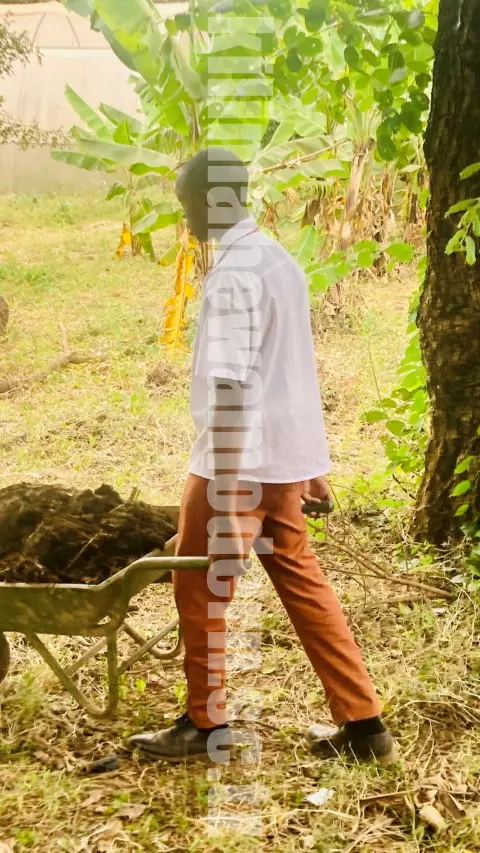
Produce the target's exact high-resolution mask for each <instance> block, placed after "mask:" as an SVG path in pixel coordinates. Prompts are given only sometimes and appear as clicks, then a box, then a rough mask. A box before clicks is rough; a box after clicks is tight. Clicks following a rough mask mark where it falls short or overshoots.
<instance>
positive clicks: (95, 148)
mask: <svg viewBox="0 0 480 853" xmlns="http://www.w3.org/2000/svg"><path fill="white" fill-rule="evenodd" d="M78 146H79V148H80V150H81V151H82V152H83V153H85V154H88V155H90V156H91V157H98V158H99V159H101V160H110V161H111V162H112V163H115V164H116V165H118V166H125V167H126V168H128V167H131V166H135V165H137V164H138V165H141V166H145V167H146V171H153V172H159V173H160V174H167V172H171V171H172V169H174V168H175V167H176V165H177V161H176V160H175V158H174V157H169V156H168V154H162V153H161V152H159V151H153V150H151V149H150V148H141V147H140V146H138V147H137V146H135V145H119V144H117V143H116V142H103V141H101V140H98V141H97V140H92V139H79V140H78Z"/></svg>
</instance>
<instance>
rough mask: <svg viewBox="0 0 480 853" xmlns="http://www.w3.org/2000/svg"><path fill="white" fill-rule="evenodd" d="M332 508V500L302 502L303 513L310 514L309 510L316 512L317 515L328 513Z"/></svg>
mask: <svg viewBox="0 0 480 853" xmlns="http://www.w3.org/2000/svg"><path fill="white" fill-rule="evenodd" d="M334 509H335V504H334V502H333V501H310V502H307V503H303V504H302V512H303V513H304V515H310V513H311V512H316V513H317V514H318V515H330V513H331V512H333V510H334Z"/></svg>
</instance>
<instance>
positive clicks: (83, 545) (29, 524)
mask: <svg viewBox="0 0 480 853" xmlns="http://www.w3.org/2000/svg"><path fill="white" fill-rule="evenodd" d="M175 533H176V524H175V521H174V518H173V517H172V516H171V515H170V514H169V513H168V512H167V511H166V509H165V508H164V507H158V506H151V505H149V504H145V503H142V502H141V501H123V500H122V498H121V497H120V495H118V494H117V492H115V491H114V489H112V488H111V487H110V486H105V485H104V486H101V487H100V488H99V489H97V490H96V491H91V490H87V491H84V492H80V491H72V490H68V489H64V488H61V487H59V486H42V485H40V486H38V485H30V484H28V483H20V484H18V485H14V486H9V487H8V488H6V489H0V582H2V581H3V582H8V583H86V584H98V583H101V582H102V581H104V580H106V579H107V578H109V577H111V575H113V574H115V572H118V571H119V570H120V569H123V568H125V566H127V565H128V564H129V563H131V562H133V561H134V560H137V559H139V558H140V557H144V556H145V555H146V554H148V553H149V552H151V551H154V550H155V549H163V547H164V545H165V543H166V542H167V541H168V539H170V538H171V537H172V536H174V535H175Z"/></svg>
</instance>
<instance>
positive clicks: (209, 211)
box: [175, 146, 248, 240]
mask: <svg viewBox="0 0 480 853" xmlns="http://www.w3.org/2000/svg"><path fill="white" fill-rule="evenodd" d="M175 191H176V193H177V196H178V199H179V201H180V202H181V204H182V207H183V209H184V211H185V216H186V219H187V223H188V226H189V228H190V230H191V231H192V232H193V234H194V235H195V237H197V238H198V239H199V240H210V239H213V238H215V237H221V235H222V234H223V233H224V232H225V231H228V229H229V228H231V227H232V226H233V225H235V224H236V223H237V222H240V221H241V220H242V219H245V217H246V216H248V211H247V193H248V171H247V167H246V166H245V163H243V161H242V160H240V158H239V157H237V155H236V154H233V152H232V151H227V150H226V148H219V147H217V146H212V147H211V148H205V149H204V150H203V151H200V152H199V153H198V154H196V155H195V157H192V159H191V160H188V162H187V163H185V165H184V166H182V169H181V171H180V174H179V176H178V178H177V182H176V185H175Z"/></svg>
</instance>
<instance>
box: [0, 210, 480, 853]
mask: <svg viewBox="0 0 480 853" xmlns="http://www.w3.org/2000/svg"><path fill="white" fill-rule="evenodd" d="M119 221H121V215H120V213H119V210H117V209H115V207H114V206H112V205H111V204H108V205H107V204H105V203H103V202H99V201H98V200H96V199H94V198H90V199H84V200H82V199H75V198H69V199H58V198H52V199H42V200H38V201H34V200H26V199H25V200H17V199H4V200H1V201H0V232H1V243H0V292H1V293H2V295H4V296H5V297H6V299H7V301H8V302H9V304H10V309H11V324H10V329H9V333H8V337H7V338H6V340H5V341H2V342H0V364H1V369H0V379H1V378H5V376H19V375H25V374H29V373H32V372H34V371H36V370H40V369H43V368H45V367H47V366H48V365H49V363H50V362H51V361H52V360H54V359H55V358H56V357H57V356H58V355H59V354H60V353H61V351H62V345H63V346H65V341H66V340H68V344H69V346H70V348H71V349H72V350H73V349H74V350H79V351H82V352H85V353H88V354H91V355H92V356H94V357H95V359H94V360H93V361H91V362H89V363H86V364H83V365H76V366H71V367H69V368H66V369H64V370H62V371H60V372H57V373H54V374H52V375H51V376H49V378H48V379H47V380H46V381H44V382H42V383H37V384H34V385H32V386H31V387H26V388H24V389H23V390H22V391H21V392H20V391H19V392H16V393H14V394H11V395H9V396H7V397H3V398H0V451H1V459H2V469H1V472H0V486H5V485H8V484H10V483H15V482H19V481H21V480H22V479H25V480H29V481H32V482H60V483H62V484H65V485H68V486H81V487H87V486H88V487H96V486H98V485H100V484H101V483H103V482H106V483H110V484H111V485H112V486H114V487H116V488H117V489H118V490H119V491H120V492H121V493H122V494H123V495H124V496H127V495H128V494H129V493H130V491H131V490H132V488H133V487H136V486H138V487H139V488H140V490H141V495H142V498H143V499H145V500H148V501H151V502H155V503H167V504H170V503H174V502H177V501H178V500H179V498H180V494H181V488H182V483H183V479H184V475H185V469H186V464H187V460H188V451H189V446H190V443H191V440H192V427H191V424H190V419H189V415H188V364H187V363H184V362H179V363H174V364H169V363H168V362H166V361H165V357H164V356H163V354H162V352H161V349H160V348H159V345H158V343H157V338H158V333H159V326H160V323H161V316H162V303H163V301H164V300H165V298H166V296H167V294H168V293H169V288H170V278H171V273H170V271H168V270H166V271H165V270H162V269H161V268H159V267H156V266H154V265H152V264H151V263H148V262H144V261H142V260H140V259H135V260H130V259H124V260H122V261H118V260H116V259H115V258H114V249H115V246H116V242H117V239H118V231H119ZM170 238H171V235H170V234H164V235H161V236H160V237H158V238H157V240H158V246H159V248H160V246H161V245H164V246H165V247H166V246H167V245H168V241H169V240H170ZM413 286H414V282H413V281H412V280H411V279H409V278H408V277H407V276H397V275H395V276H394V277H391V278H390V279H389V280H385V281H383V282H374V281H373V280H368V279H366V280H365V281H364V282H363V283H357V284H355V286H353V285H352V286H351V291H350V292H349V293H348V296H347V310H346V311H345V312H344V313H343V314H342V317H341V319H339V318H337V319H334V318H325V316H323V315H322V316H319V317H318V318H316V321H315V328H316V339H317V352H318V364H319V369H320V373H321V376H322V384H323V389H324V397H325V404H326V409H327V420H328V427H329V434H330V442H331V447H332V453H333V457H334V463H335V475H334V481H335V484H336V487H337V489H338V491H339V494H340V495H341V497H342V501H343V502H344V505H345V506H347V507H348V505H349V504H350V502H351V501H352V499H353V498H354V496H355V490H356V488H357V485H358V482H359V480H360V479H361V480H362V482H363V483H365V482H367V483H369V484H370V488H371V496H370V502H373V501H374V500H375V494H376V492H377V490H378V489H379V488H381V487H382V486H383V485H384V480H383V474H382V470H383V465H384V463H383V459H382V457H381V452H380V446H379V443H378V431H377V429H376V428H375V427H373V426H372V427H365V425H363V424H362V421H361V416H360V415H361V411H362V409H364V408H365V407H368V405H369V404H370V403H371V402H372V401H373V400H374V399H375V397H376V395H377V385H378V387H379V388H380V391H381V393H384V392H387V391H388V389H389V388H390V385H391V382H392V380H393V378H394V372H395V365H396V363H397V362H398V358H399V356H400V354H401V352H402V348H403V346H404V327H405V317H406V308H407V304H408V299H409V295H410V292H411V290H412V288H413ZM62 341H63V344H62ZM338 524H339V523H338V522H336V523H335V524H334V525H333V534H334V536H335V537H336V536H337V535H340V533H342V542H343V543H345V537H344V535H343V534H344V531H341V530H339V529H338ZM404 538H405V537H404V534H403V533H402V531H401V530H399V532H398V535H394V534H393V533H392V527H391V526H390V525H383V526H382V525H381V524H380V525H378V524H377V526H376V527H374V528H372V527H360V528H358V527H357V528H353V526H349V528H348V538H347V541H348V548H349V551H350V553H348V554H347V553H345V552H344V551H343V552H340V551H339V550H338V548H337V547H336V544H335V540H333V539H332V540H330V544H329V545H327V546H326V547H322V548H321V549H320V556H321V559H322V560H323V562H324V564H325V566H326V568H327V570H328V571H329V576H330V577H331V579H332V581H333V582H334V584H335V586H336V588H337V590H338V591H339V594H340V596H341V598H342V601H343V602H344V604H345V606H346V607H347V609H348V614H349V618H350V621H351V624H352V627H353V629H354V631H355V634H356V636H357V638H358V640H359V642H360V643H361V645H362V647H363V649H364V652H365V658H366V661H367V664H368V666H369V668H370V670H371V672H372V674H373V676H374V679H375V682H376V685H377V688H378V691H379V693H380V696H381V699H382V702H383V704H384V707H385V712H386V715H387V718H388V721H389V724H390V725H391V726H392V728H393V729H394V731H395V733H396V734H397V736H398V739H399V743H400V747H401V760H400V762H399V763H398V764H397V765H395V766H394V767H392V768H390V769H382V768H378V767H375V766H373V767H364V766H358V765H354V764H353V765H352V764H347V763H344V762H342V761H337V762H333V763H331V762H320V761H318V760H316V759H313V758H312V757H311V756H310V755H309V753H308V751H307V750H306V749H305V745H304V742H303V740H302V738H301V736H300V735H301V732H302V730H303V728H304V727H305V726H306V725H307V724H308V723H309V722H312V721H319V722H322V721H323V722H328V712H327V709H326V707H325V703H324V700H323V695H322V691H321V688H320V686H319V684H318V683H317V681H316V679H315V678H314V677H313V674H312V672H311V669H310V667H309V664H308V663H307V662H306V660H305V657H304V655H303V652H302V650H301V649H300V648H299V647H298V643H297V641H296V639H295V636H294V634H293V632H292V629H291V628H290V626H289V624H288V621H287V620H286V617H285V615H284V613H283V611H282V609H281V607H280V605H279V604H278V602H277V601H276V599H275V597H274V595H273V593H272V591H271V590H270V587H269V586H268V584H267V582H266V581H265V580H264V579H263V577H262V575H261V573H260V572H259V570H258V569H256V568H255V569H254V571H253V572H252V574H251V576H250V577H248V578H247V579H245V581H244V582H243V584H242V585H241V588H240V591H239V603H238V605H237V606H236V607H235V608H234V609H233V610H232V618H231V626H232V628H233V630H235V628H236V629H237V630H241V629H242V627H243V629H244V628H245V625H242V619H241V613H242V606H241V605H242V604H243V603H245V602H248V601H250V602H251V601H254V602H255V603H256V604H257V605H258V604H260V605H261V608H260V609H261V614H260V626H259V627H260V628H261V631H262V653H261V662H260V667H259V668H253V669H252V670H250V671H242V670H240V669H239V668H238V667H237V668H235V661H233V662H232V668H233V671H232V673H231V678H230V683H231V688H232V698H233V701H234V703H235V705H236V707H237V710H238V709H241V696H242V689H243V690H244V689H245V688H252V689H255V690H257V691H258V697H259V700H258V701H259V702H261V705H262V714H261V717H260V719H259V721H258V722H257V723H255V724H252V723H249V724H248V723H247V724H246V728H247V730H248V731H250V732H252V731H254V732H257V734H259V735H260V738H261V745H262V756H261V758H260V759H259V761H257V762H256V763H255V764H254V765H252V766H248V765H247V766H245V765H244V764H243V763H240V762H237V763H236V764H234V765H232V767H231V768H229V769H225V770H224V771H223V775H222V778H221V780H220V782H221V783H222V784H224V785H232V784H237V785H243V786H254V788H253V790H255V792H256V801H255V802H254V803H253V804H252V802H249V800H248V795H247V792H246V791H245V792H244V794H243V799H242V796H239V793H238V791H237V792H236V794H235V793H233V792H232V790H231V789H230V790H229V789H228V788H225V789H223V793H222V792H221V789H220V788H219V787H218V785H217V788H216V791H217V795H218V796H219V797H220V799H221V797H223V800H224V804H223V806H222V808H221V810H222V811H223V813H224V814H227V815H229V817H230V829H229V830H228V831H226V830H221V829H219V828H218V827H217V828H215V826H213V825H212V824H211V823H210V824H209V816H210V819H211V820H212V817H214V815H215V808H214V806H213V805H212V803H211V802H210V807H209V793H208V792H209V788H210V787H211V786H212V780H211V779H209V776H208V772H207V769H206V768H205V767H204V766H203V765H199V766H190V767H188V768H185V767H183V766H182V767H176V768H169V767H166V766H164V765H161V764H160V765H155V764H148V763H142V762H137V760H136V759H133V760H132V758H131V757H130V755H129V753H128V752H127V751H126V750H125V749H124V743H125V739H126V737H127V736H128V735H129V734H130V733H131V732H133V731H135V730H138V729H139V728H140V729H141V728H144V727H145V728H146V727H151V726H154V727H158V726H161V725H163V724H166V723H168V721H169V719H171V718H172V717H175V716H176V715H177V714H178V712H179V711H181V710H183V706H182V702H183V699H184V683H183V677H182V671H181V665H180V662H179V661H172V662H170V663H168V664H165V665H164V666H160V665H153V664H152V665H147V663H146V662H145V661H143V662H141V663H140V664H138V665H137V666H136V668H135V669H134V670H132V671H131V672H130V673H129V674H128V676H127V677H126V678H124V680H123V683H122V696H123V701H122V704H121V708H120V712H119V715H118V717H117V719H116V720H115V721H113V722H112V721H108V722H105V721H104V722H98V723H96V722H92V720H91V719H89V718H87V717H86V716H85V715H84V714H83V713H81V712H79V710H78V709H77V708H76V706H75V705H74V704H73V701H72V700H71V699H70V698H69V697H68V696H66V695H65V693H63V692H61V691H60V690H59V688H58V686H57V683H56V681H55V678H54V676H53V675H51V673H50V671H49V670H48V669H47V668H46V667H45V665H44V664H43V663H42V662H41V660H40V658H39V657H38V656H37V655H36V654H35V653H34V652H33V651H31V650H29V649H28V648H27V646H26V645H25V643H24V642H23V641H22V639H21V638H20V637H11V638H10V639H11V641H12V651H13V663H12V668H11V670H10V674H9V677H8V679H7V681H6V682H5V683H4V685H2V688H1V693H0V697H1V699H2V705H1V708H0V715H1V718H0V733H1V742H0V851H1V853H7V851H15V853H18V852H19V851H23V850H34V851H38V853H52V851H57V850H65V851H69V853H80V851H87V852H88V853H97V851H98V853H101V851H121V853H128V851H136V850H141V851H197V850H198V851H200V850H202V851H207V853H217V851H226V853H228V851H240V853H250V851H254V850H255V851H256V850H258V849H259V848H260V849H262V850H265V851H275V853H284V852H285V853H293V851H298V850H308V849H312V850H316V851H321V852H322V853H351V851H357V850H362V851H366V853H369V851H372V853H373V851H375V853H377V851H378V853H380V851H382V853H383V851H385V853H387V851H388V853H390V851H399V852H400V851H402V853H410V851H427V850H438V851H440V853H443V851H445V853H446V851H456V853H467V851H468V853H473V851H474V850H476V849H478V847H479V844H480V818H479V814H478V793H477V795H475V785H476V786H477V791H478V774H479V773H480V760H479V755H480V750H479V746H480V738H479V735H478V722H479V721H480V717H479V712H478V708H479V703H478V699H479V697H478V695H476V693H477V694H478V686H477V684H478V650H477V653H476V651H475V632H474V619H475V608H474V606H473V603H472V602H471V601H469V600H468V599H467V598H462V597H460V598H459V599H458V600H456V601H452V602H448V603H445V602H444V601H442V600H439V601H432V602H429V603H424V602H423V603H422V602H420V601H413V600H412V601H409V602H403V603H402V602H400V603H393V604H392V603H391V600H392V598H394V597H397V596H398V595H400V594H402V593H408V589H405V588H404V587H400V586H397V587H395V586H394V585H393V584H390V583H383V582H375V585H374V586H368V583H369V582H368V581H367V582H365V581H364V579H362V578H361V577H358V576H359V575H361V574H362V569H361V565H360V562H359V560H360V558H363V559H364V558H365V556H366V557H367V559H375V560H377V561H383V562H385V563H386V564H391V563H392V562H397V563H398V566H399V568H402V567H403V570H405V565H404V556H403V555H402V553H401V550H402V549H401V547H400V548H399V545H400V546H401V545H402V542H403V541H404ZM418 562H419V561H418V560H417V562H416V564H415V561H414V564H413V567H412V566H411V567H410V570H411V571H414V576H415V577H416V578H417V580H418V578H419V577H420V574H419V565H418ZM420 562H421V561H420ZM407 568H408V567H407ZM420 569H421V570H422V571H423V573H424V574H427V579H428V580H429V581H430V582H433V580H432V578H433V577H434V576H435V574H438V568H437V567H436V566H435V565H432V564H430V563H428V562H427V561H425V565H424V567H423V568H422V566H420ZM370 583H371V582H370ZM410 591H411V590H410ZM389 603H390V604H389ZM172 612H173V606H172V600H171V592H170V588H169V587H164V588H161V589H156V590H155V591H154V592H150V593H148V595H147V596H146V597H143V598H142V599H141V601H140V602H139V611H138V613H137V614H135V616H134V619H135V622H136V624H137V626H138V627H140V628H142V629H143V630H144V631H145V633H149V632H150V631H153V630H154V629H155V628H157V627H158V626H159V625H161V624H162V622H163V621H164V620H165V618H166V617H167V616H168V615H169V614H171V613H172ZM50 642H51V645H52V648H54V649H55V651H56V653H57V654H58V656H59V658H60V660H61V661H62V662H63V663H66V662H68V661H70V660H72V659H73V657H74V656H75V654H78V653H79V649H80V648H81V649H83V648H84V646H85V642H83V644H82V643H80V642H77V641H74V640H70V639H55V640H53V641H52V640H50ZM122 650H123V651H124V652H126V651H127V644H124V647H123V648H122ZM103 664H104V661H103V659H102V656H99V658H98V659H97V661H96V662H95V664H94V665H92V666H91V667H87V668H86V669H85V672H84V673H83V674H82V680H81V684H82V687H83V688H84V689H85V690H87V691H88V692H89V693H90V695H91V696H92V698H97V699H99V698H100V696H101V693H102V690H103V689H104V686H105V677H104V675H103V668H102V667H103ZM100 673H102V674H101V675H100ZM239 714H240V717H241V716H242V714H241V711H239ZM475 724H477V729H476V728H475ZM113 752H116V753H117V754H118V756H119V758H120V764H121V766H120V770H119V771H117V772H115V773H112V774H109V775H108V776H104V777H101V778H98V777H95V776H88V775H85V774H84V773H83V772H82V770H83V767H84V766H85V765H86V764H88V762H90V761H91V760H94V759H95V758H99V757H101V756H104V755H108V754H110V753H113ZM321 787H325V788H328V789H331V790H332V791H333V792H334V793H333V796H332V797H331V799H330V800H329V801H328V803H327V804H326V805H324V806H313V805H310V804H308V803H305V802H304V798H305V796H307V795H308V794H311V793H312V792H314V791H315V790H317V789H318V788H321ZM442 789H448V790H449V791H450V792H452V793H453V794H454V796H455V798H456V800H457V801H458V804H459V810H458V812H457V813H456V818H457V819H454V817H453V816H452V814H451V813H449V812H448V811H447V809H446V806H445V803H447V805H448V803H450V812H452V811H453V812H454V813H455V809H454V808H453V807H452V805H451V802H450V801H449V800H448V798H447V797H446V795H445V793H443V794H442V793H441V791H442ZM251 790H252V788H251V787H250V791H251ZM386 795H389V796H386ZM390 795H392V796H390ZM393 795H395V796H393ZM442 798H443V802H442V803H441V802H440V799H442ZM432 800H434V801H435V803H436V804H437V806H438V807H439V809H440V811H442V812H443V814H444V816H445V817H446V820H447V824H448V825H447V828H446V830H445V831H444V832H443V833H442V834H440V835H436V834H435V833H434V832H433V830H432V828H431V827H429V825H428V822H427V821H426V819H423V820H422V819H420V817H419V815H418V809H419V808H420V806H421V805H422V804H424V803H425V802H428V801H432ZM254 813H258V818H259V819H260V820H261V835H260V837H259V838H254V837H251V836H249V835H248V834H246V832H245V830H246V829H247V828H248V820H249V819H251V818H252V815H254ZM239 820H243V821H244V822H243V823H242V824H241V826H239V825H238V821H239ZM241 827H243V831H240V829H241Z"/></svg>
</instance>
